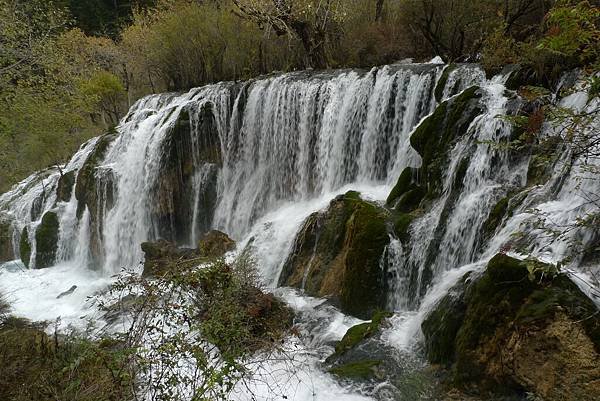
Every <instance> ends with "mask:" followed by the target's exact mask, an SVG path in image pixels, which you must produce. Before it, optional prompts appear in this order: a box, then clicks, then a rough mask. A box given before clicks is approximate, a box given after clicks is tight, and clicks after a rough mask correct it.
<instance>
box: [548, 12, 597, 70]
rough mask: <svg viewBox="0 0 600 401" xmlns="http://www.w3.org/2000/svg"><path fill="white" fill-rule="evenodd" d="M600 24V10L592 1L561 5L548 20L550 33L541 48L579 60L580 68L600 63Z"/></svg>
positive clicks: (551, 13) (549, 14) (549, 15)
mask: <svg viewBox="0 0 600 401" xmlns="http://www.w3.org/2000/svg"><path fill="white" fill-rule="evenodd" d="M573 3H575V4H574V5H573ZM599 23H600V8H598V7H597V6H594V5H592V4H590V3H589V2H588V1H579V2H573V1H560V2H559V3H558V4H557V5H556V6H555V7H554V8H553V9H552V10H551V11H550V12H549V13H548V15H547V16H546V25H547V26H548V29H547V31H546V34H545V35H544V37H543V38H542V39H541V40H540V42H539V43H538V45H537V47H538V48H539V49H542V50H546V51H549V52H553V53H558V54H560V55H561V56H563V57H566V58H575V59H577V62H578V64H579V65H585V64H588V63H590V62H593V63H598V56H600V26H599Z"/></svg>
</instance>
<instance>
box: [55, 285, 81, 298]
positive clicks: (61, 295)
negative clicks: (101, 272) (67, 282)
mask: <svg viewBox="0 0 600 401" xmlns="http://www.w3.org/2000/svg"><path fill="white" fill-rule="evenodd" d="M76 289H77V286H76V285H73V286H71V288H69V289H68V290H67V291H65V292H61V293H60V294H59V295H58V296H57V297H56V299H60V298H62V297H66V296H67V295H71V294H72V293H74V292H75V290H76Z"/></svg>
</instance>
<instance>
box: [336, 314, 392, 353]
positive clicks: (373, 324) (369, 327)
mask: <svg viewBox="0 0 600 401" xmlns="http://www.w3.org/2000/svg"><path fill="white" fill-rule="evenodd" d="M391 316H392V314H391V313H388V312H383V311H378V312H375V314H374V315H373V318H372V319H371V321H370V322H367V323H361V324H357V325H356V326H352V327H350V328H349V329H348V331H347V332H346V334H344V337H343V338H342V339H341V340H340V341H339V342H338V343H337V344H336V346H335V355H341V354H343V353H344V352H346V351H348V350H350V349H352V348H354V347H356V346H357V345H358V344H359V343H360V342H362V341H363V340H365V339H367V338H369V337H371V336H373V335H374V334H375V333H377V332H378V331H379V329H380V328H381V325H382V323H383V322H384V321H385V319H386V318H389V317H391Z"/></svg>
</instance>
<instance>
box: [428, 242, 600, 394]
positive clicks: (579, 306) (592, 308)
mask: <svg viewBox="0 0 600 401" xmlns="http://www.w3.org/2000/svg"><path fill="white" fill-rule="evenodd" d="M542 273H543V274H542ZM463 283H466V285H464V290H463V289H459V290H458V291H457V292H458V295H457V294H456V293H454V294H449V295H447V296H446V297H445V298H443V299H442V300H441V301H440V302H439V304H438V305H437V306H436V308H435V309H434V310H433V311H432V313H431V314H430V315H429V316H428V317H427V318H426V319H425V321H424V322H423V326H422V328H423V333H424V334H425V345H426V354H427V356H428V359H429V360H430V361H431V362H435V363H443V364H446V365H451V371H452V375H451V377H452V383H453V384H454V385H458V386H471V385H476V386H477V387H479V388H480V389H484V390H486V391H487V390H490V391H500V392H504V391H513V392H515V393H522V392H532V393H537V394H539V395H541V396H543V397H544V399H546V400H562V399H565V400H567V399H568V400H578V399H593V397H592V398H589V397H591V396H590V394H593V393H594V392H596V394H598V393H597V391H600V383H598V381H597V378H598V377H600V376H598V375H600V354H599V351H600V316H599V314H598V308H597V307H596V305H595V304H594V303H593V302H592V301H591V300H590V299H589V298H588V297H587V296H586V295H585V294H583V293H582V292H581V290H580V289H579V288H578V287H577V285H576V284H574V283H573V282H572V281H571V280H570V279H569V278H568V276H566V275H564V274H560V273H558V274H557V273H556V268H555V267H553V266H551V265H546V264H543V263H541V262H537V261H530V260H526V261H521V260H518V259H514V258H511V257H508V256H506V255H503V254H499V255H497V256H495V257H494V258H492V259H491V260H490V262H489V263H488V266H487V269H486V270H485V271H484V272H483V273H482V274H481V275H479V276H478V277H473V276H471V277H470V278H469V277H464V278H463ZM531 346H536V347H538V349H539V350H540V351H535V350H532V349H531ZM539 372H544V373H543V376H540V373H539ZM594 377H595V378H596V379H594ZM548 382H550V383H555V384H554V385H553V386H549V385H548ZM574 394H576V395H574Z"/></svg>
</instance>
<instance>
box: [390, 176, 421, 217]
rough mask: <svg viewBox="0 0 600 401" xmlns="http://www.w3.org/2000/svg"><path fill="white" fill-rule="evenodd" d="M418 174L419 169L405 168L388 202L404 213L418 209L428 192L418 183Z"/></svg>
mask: <svg viewBox="0 0 600 401" xmlns="http://www.w3.org/2000/svg"><path fill="white" fill-rule="evenodd" d="M418 174H419V169H415V168H411V167H407V168H405V169H404V170H403V171H402V173H401V174H400V177H399V178H398V181H397V182H396V185H395V186H394V188H393V189H392V191H391V192H390V194H389V196H388V198H387V201H386V204H387V205H388V206H390V207H393V208H394V209H395V210H397V211H399V212H404V213H408V212H411V211H413V210H415V209H417V208H418V206H419V203H420V202H421V200H422V199H423V197H424V196H425V192H426V191H425V189H424V188H423V187H421V186H420V185H419V184H418V180H417V177H418Z"/></svg>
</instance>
